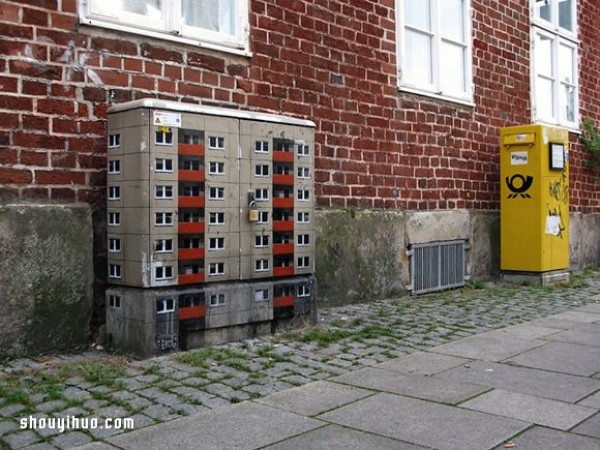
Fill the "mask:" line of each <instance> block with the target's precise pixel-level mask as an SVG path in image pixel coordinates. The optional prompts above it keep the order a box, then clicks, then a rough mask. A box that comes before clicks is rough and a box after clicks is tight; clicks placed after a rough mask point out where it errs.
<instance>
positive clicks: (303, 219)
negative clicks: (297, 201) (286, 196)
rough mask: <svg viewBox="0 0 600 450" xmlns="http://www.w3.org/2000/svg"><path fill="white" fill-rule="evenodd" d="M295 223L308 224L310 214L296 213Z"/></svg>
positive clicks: (304, 212)
mask: <svg viewBox="0 0 600 450" xmlns="http://www.w3.org/2000/svg"><path fill="white" fill-rule="evenodd" d="M296 222H297V223H310V213H309V212H308V211H298V214H297V217H296Z"/></svg>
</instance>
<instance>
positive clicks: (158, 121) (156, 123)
mask: <svg viewBox="0 0 600 450" xmlns="http://www.w3.org/2000/svg"><path fill="white" fill-rule="evenodd" d="M154 125H160V117H159V116H156V117H155V118H154Z"/></svg>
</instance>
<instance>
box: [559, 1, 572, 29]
mask: <svg viewBox="0 0 600 450" xmlns="http://www.w3.org/2000/svg"><path fill="white" fill-rule="evenodd" d="M558 25H559V26H560V27H561V28H564V29H565V30H569V31H573V2H572V0H559V2H558Z"/></svg>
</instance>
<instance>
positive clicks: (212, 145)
mask: <svg viewBox="0 0 600 450" xmlns="http://www.w3.org/2000/svg"><path fill="white" fill-rule="evenodd" d="M208 148H209V149H211V150H225V138H224V137H223V136H209V137H208Z"/></svg>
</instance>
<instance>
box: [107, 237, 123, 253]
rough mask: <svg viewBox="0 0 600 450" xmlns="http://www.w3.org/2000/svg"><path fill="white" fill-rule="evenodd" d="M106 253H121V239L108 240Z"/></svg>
mask: <svg viewBox="0 0 600 450" xmlns="http://www.w3.org/2000/svg"><path fill="white" fill-rule="evenodd" d="M108 252H109V253H121V239H119V238H108Z"/></svg>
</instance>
